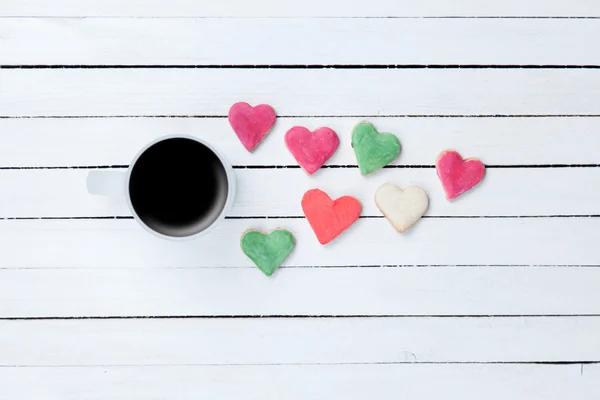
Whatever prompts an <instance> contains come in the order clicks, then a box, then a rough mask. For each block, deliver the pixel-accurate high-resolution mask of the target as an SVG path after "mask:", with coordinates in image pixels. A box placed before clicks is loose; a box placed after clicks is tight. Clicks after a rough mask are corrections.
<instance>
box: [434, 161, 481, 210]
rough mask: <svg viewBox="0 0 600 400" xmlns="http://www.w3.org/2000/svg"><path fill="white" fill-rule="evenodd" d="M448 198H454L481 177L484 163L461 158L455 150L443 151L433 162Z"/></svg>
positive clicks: (468, 188)
mask: <svg viewBox="0 0 600 400" xmlns="http://www.w3.org/2000/svg"><path fill="white" fill-rule="evenodd" d="M435 168H436V170H437V174H438V176H439V178H440V181H442V186H443V187H444V191H445V192H446V198H447V199H448V200H454V199H455V198H457V197H458V196H460V195H461V194H463V193H464V192H466V191H467V190H470V189H471V188H473V186H475V185H477V184H478V183H479V182H481V180H482V179H483V176H484V175H485V165H483V163H482V162H481V161H479V160H477V159H474V158H468V159H466V160H463V158H462V157H461V156H460V154H458V153H457V152H456V151H453V150H449V151H448V150H447V151H443V152H442V153H441V154H440V155H439V156H438V159H437V161H436V162H435Z"/></svg>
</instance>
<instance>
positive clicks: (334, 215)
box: [302, 189, 361, 244]
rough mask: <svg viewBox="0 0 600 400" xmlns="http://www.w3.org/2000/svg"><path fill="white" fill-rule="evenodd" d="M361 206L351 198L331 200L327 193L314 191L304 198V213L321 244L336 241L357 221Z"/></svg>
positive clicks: (344, 197) (307, 193) (305, 194)
mask: <svg viewBox="0 0 600 400" xmlns="http://www.w3.org/2000/svg"><path fill="white" fill-rule="evenodd" d="M360 210H361V205H360V202H359V201H358V200H356V199H355V198H353V197H350V196H343V197H340V198H339V199H336V200H335V201H334V200H331V198H330V197H329V196H328V195H327V193H325V192H323V191H321V190H319V189H312V190H309V191H308V192H306V193H304V196H303V197H302V211H304V215H306V219H307V220H308V223H309V224H310V226H311V228H312V229H313V231H314V232H315V234H316V235H317V239H318V240H319V243H321V244H327V243H329V242H331V241H332V240H333V239H335V238H336V237H337V236H338V235H339V234H340V233H342V232H343V231H345V230H346V229H348V228H349V227H350V225H352V224H353V223H354V221H356V220H357V219H358V217H359V215H360Z"/></svg>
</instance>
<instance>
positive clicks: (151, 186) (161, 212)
mask: <svg viewBox="0 0 600 400" xmlns="http://www.w3.org/2000/svg"><path fill="white" fill-rule="evenodd" d="M87 188H88V192H89V193H90V194H93V195H103V196H111V197H116V196H119V197H124V198H125V199H126V201H127V204H128V206H129V209H130V211H131V213H132V214H133V217H134V219H135V220H136V221H138V222H139V223H140V224H141V225H142V226H143V227H144V228H145V229H146V230H147V231H149V232H151V233H153V234H155V235H156V236H159V237H161V238H165V239H175V240H178V239H179V240H181V239H190V238H193V237H197V236H200V235H201V234H203V233H206V232H207V231H208V230H209V229H211V228H212V227H214V226H215V225H216V224H217V223H218V222H219V221H221V220H223V219H224V218H225V213H226V212H227V211H228V209H229V208H230V207H231V205H232V203H233V198H234V195H235V178H234V175H233V170H232V168H231V166H230V165H229V164H228V163H227V161H226V160H225V159H224V158H223V157H222V156H221V154H219V153H218V152H217V151H216V150H215V149H214V148H213V147H212V146H210V145H209V144H208V143H206V142H204V141H202V140H200V139H197V138H195V137H193V136H185V135H176V136H166V137H163V138H160V139H157V140H155V141H153V142H151V143H149V144H148V145H146V147H144V148H143V149H142V150H141V151H140V152H139V153H138V154H137V155H136V156H135V158H134V159H133V161H132V162H131V165H130V166H129V168H128V169H127V170H123V171H115V170H94V171H91V172H90V173H89V174H88V177H87Z"/></svg>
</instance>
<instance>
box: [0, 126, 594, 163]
mask: <svg viewBox="0 0 600 400" xmlns="http://www.w3.org/2000/svg"><path fill="white" fill-rule="evenodd" d="M369 121H371V122H372V123H373V124H375V126H376V127H377V128H378V129H379V130H381V131H382V132H394V133H395V134H396V135H397V136H398V137H399V139H400V141H401V142H402V146H403V148H404V151H403V152H402V155H401V157H400V158H398V160H397V161H395V162H394V164H400V165H433V163H434V161H435V158H436V157H437V155H438V154H439V152H440V151H442V150H445V149H448V148H456V149H457V150H459V151H460V152H461V153H463V154H464V155H465V156H476V157H479V158H481V159H482V160H483V161H484V162H485V163H486V164H492V165H520V164H556V163H558V164H597V163H598V156H597V152H596V149H597V148H598V147H600V135H597V134H595V132H600V118H369ZM357 122H359V119H357V118H352V117H345V118H281V119H280V120H279V121H278V122H277V124H276V125H275V127H274V128H273V131H272V132H271V134H270V135H269V136H268V137H267V138H266V139H265V140H264V141H263V142H262V143H261V144H260V146H258V147H257V148H256V150H255V151H254V152H252V153H248V152H247V151H246V150H245V149H244V148H243V146H242V145H241V143H240V142H239V140H238V139H237V137H236V136H235V134H234V133H233V131H232V130H231V127H230V126H229V123H228V121H227V119H226V118H116V119H115V118H105V119H102V118H101V119H80V118H74V119H0V132H2V135H0V160H1V161H0V162H1V165H0V166H1V167H7V166H15V167H21V166H25V167H30V166H34V167H37V166H85V165H126V164H129V163H130V161H131V160H132V159H133V157H134V156H135V154H136V153H137V152H138V151H139V150H140V149H141V148H142V147H143V146H144V145H145V144H146V143H148V142H150V141H152V140H154V139H157V138H159V137H161V136H164V135H168V134H192V135H194V136H197V137H198V138H200V139H203V140H206V141H208V142H209V143H211V144H213V145H214V146H215V147H216V148H218V149H219V150H220V151H222V152H223V154H225V155H226V157H227V159H228V160H229V162H230V163H231V164H233V165H238V166H241V165H294V164H296V162H295V160H294V158H293V157H292V155H291V154H290V153H289V152H288V151H287V150H286V149H285V147H284V145H283V135H284V134H285V132H286V131H287V130H288V129H289V128H291V127H292V126H296V125H301V126H306V127H308V128H310V129H316V128H317V127H320V126H329V127H331V128H332V129H334V130H335V131H337V133H338V135H339V136H340V142H341V143H340V147H339V148H338V150H337V152H336V153H335V154H334V156H333V157H332V158H331V159H330V160H329V162H328V163H327V164H329V165H348V164H356V158H355V156H354V151H353V150H352V147H351V146H350V133H351V131H352V128H353V127H354V125H355V124H356V123H357ZM532 148H535V151H532Z"/></svg>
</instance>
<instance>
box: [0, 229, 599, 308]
mask: <svg viewBox="0 0 600 400" xmlns="http://www.w3.org/2000/svg"><path fill="white" fill-rule="evenodd" d="M599 223H600V219H597V218H531V219H521V218H512V219H482V218H476V219H424V220H423V221H420V223H419V224H418V225H417V226H415V227H414V229H412V230H411V231H410V232H408V233H406V234H404V235H401V234H399V233H398V232H396V231H395V230H394V229H393V228H392V227H390V226H389V223H388V222H387V221H386V220H385V219H360V220H358V221H357V222H356V223H355V224H354V225H353V226H352V227H351V228H350V229H348V230H347V231H346V232H344V234H343V235H341V236H340V237H339V238H337V239H336V240H335V241H334V242H332V243H331V244H329V245H327V246H321V245H320V244H319V243H318V242H317V239H316V237H315V235H314V232H312V230H311V229H310V226H309V225H308V222H307V221H306V220H304V219H283V220H280V219H262V220H225V221H224V222H223V223H222V224H221V225H219V226H218V227H216V228H215V229H214V230H212V231H211V232H209V233H208V234H206V235H205V236H204V237H202V240H195V241H185V242H170V241H166V240H160V239H158V238H156V237H154V236H152V235H150V234H149V233H147V232H145V231H144V230H143V229H142V228H141V227H139V226H138V224H137V222H135V221H134V220H66V221H2V222H0V226H1V227H2V229H0V243H3V250H2V254H3V264H2V267H3V268H7V269H10V268H75V269H77V268H84V269H85V268H137V267H140V268H150V267H160V268H164V267H178V268H184V267H196V268H201V267H251V263H250V261H249V260H248V259H247V258H246V257H245V256H244V255H243V253H242V252H241V250H240V248H239V239H240V237H241V235H242V233H243V232H245V231H246V230H248V229H250V228H252V229H258V230H261V231H270V230H272V229H275V228H277V227H281V228H284V229H288V230H289V231H290V232H292V233H293V235H294V237H295V238H296V251H294V253H293V254H292V255H291V256H290V258H288V259H287V260H286V263H284V265H288V266H360V265H373V266H381V265H432V264H433V265H440V264H442V265H464V264H468V265H491V264H499V265H507V264H508V265H510V264H516V265H537V264H544V265H598V254H597V252H595V251H593V250H590V249H594V248H595V243H596V237H595V235H592V234H590V232H595V231H596V230H597V229H598V225H599ZM359 242H360V243H361V245H360V246H357V245H356V243H359ZM473 243H476V244H477V245H476V246H473ZM31 249H35V251H31ZM215 249H220V251H215ZM376 271H377V270H376ZM487 271H488V270H486V269H485V268H484V269H482V270H481V273H482V274H484V275H485V274H486V273H487ZM501 271H503V272H502V273H503V274H504V276H505V277H506V278H510V276H511V269H510V268H508V269H505V270H501ZM252 272H256V273H257V274H260V272H259V271H252ZM340 272H341V271H340ZM540 273H541V272H540ZM32 274H33V275H35V272H32ZM282 275H284V274H283V273H282ZM285 275H287V273H286V274H285ZM285 275H284V276H285ZM258 277H260V275H258ZM261 278H262V279H263V280H264V279H265V277H264V276H263V277H261ZM267 281H268V280H266V281H265V282H267ZM9 283H10V282H9ZM576 283H577V282H574V283H573V284H576ZM473 285H475V284H473ZM509 292H510V291H509ZM540 300H543V299H540ZM591 305H593V304H591Z"/></svg>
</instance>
